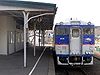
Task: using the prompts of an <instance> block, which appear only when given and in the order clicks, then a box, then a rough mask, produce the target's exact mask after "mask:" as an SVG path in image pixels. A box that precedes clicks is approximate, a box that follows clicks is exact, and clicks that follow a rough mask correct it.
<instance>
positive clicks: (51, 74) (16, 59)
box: [0, 47, 55, 75]
mask: <svg viewBox="0 0 100 75" xmlns="http://www.w3.org/2000/svg"><path fill="white" fill-rule="evenodd" d="M43 50H44V48H43V47H36V56H34V55H33V47H29V48H28V49H27V67H26V68H24V67H23V50H21V51H19V52H17V53H14V54H12V55H8V56H3V55H0V75H55V69H54V62H53V56H52V51H51V50H50V49H49V48H48V47H47V48H46V49H45V51H44V53H43ZM41 54H42V55H41ZM40 56H41V57H40ZM39 58H40V59H39ZM38 60H39V61H38ZM33 69H34V70H33Z"/></svg>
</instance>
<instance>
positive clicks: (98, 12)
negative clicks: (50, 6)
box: [23, 0, 100, 26]
mask: <svg viewBox="0 0 100 75" xmlns="http://www.w3.org/2000/svg"><path fill="white" fill-rule="evenodd" d="M23 1H34V2H45V3H54V4H57V7H58V9H57V13H56V16H55V20H54V24H56V23H59V22H67V21H68V20H70V18H73V19H74V20H76V19H77V20H81V21H85V22H89V21H90V22H91V23H93V24H94V25H95V26H100V0H23Z"/></svg>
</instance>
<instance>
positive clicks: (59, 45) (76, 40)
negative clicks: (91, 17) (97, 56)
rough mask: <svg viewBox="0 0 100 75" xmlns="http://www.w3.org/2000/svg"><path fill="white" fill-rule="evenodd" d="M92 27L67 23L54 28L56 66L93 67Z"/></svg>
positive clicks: (82, 23) (89, 24)
mask: <svg viewBox="0 0 100 75" xmlns="http://www.w3.org/2000/svg"><path fill="white" fill-rule="evenodd" d="M94 49H95V47H94V25H93V24H92V23H91V22H88V23H86V22H82V21H72V20H71V21H69V22H68V23H63V22H61V23H57V24H56V25H55V28H54V51H55V56H56V61H57V65H93V50H94Z"/></svg>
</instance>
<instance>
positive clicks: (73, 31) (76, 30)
mask: <svg viewBox="0 0 100 75" xmlns="http://www.w3.org/2000/svg"><path fill="white" fill-rule="evenodd" d="M72 37H79V29H73V30H72Z"/></svg>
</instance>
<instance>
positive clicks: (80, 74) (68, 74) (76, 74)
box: [56, 67, 88, 75]
mask: <svg viewBox="0 0 100 75" xmlns="http://www.w3.org/2000/svg"><path fill="white" fill-rule="evenodd" d="M57 70H58V69H57ZM56 75H88V74H87V72H86V71H85V70H84V69H82V68H80V67H78V68H72V67H71V68H65V67H64V68H63V67H60V68H59V70H58V72H56Z"/></svg>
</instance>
